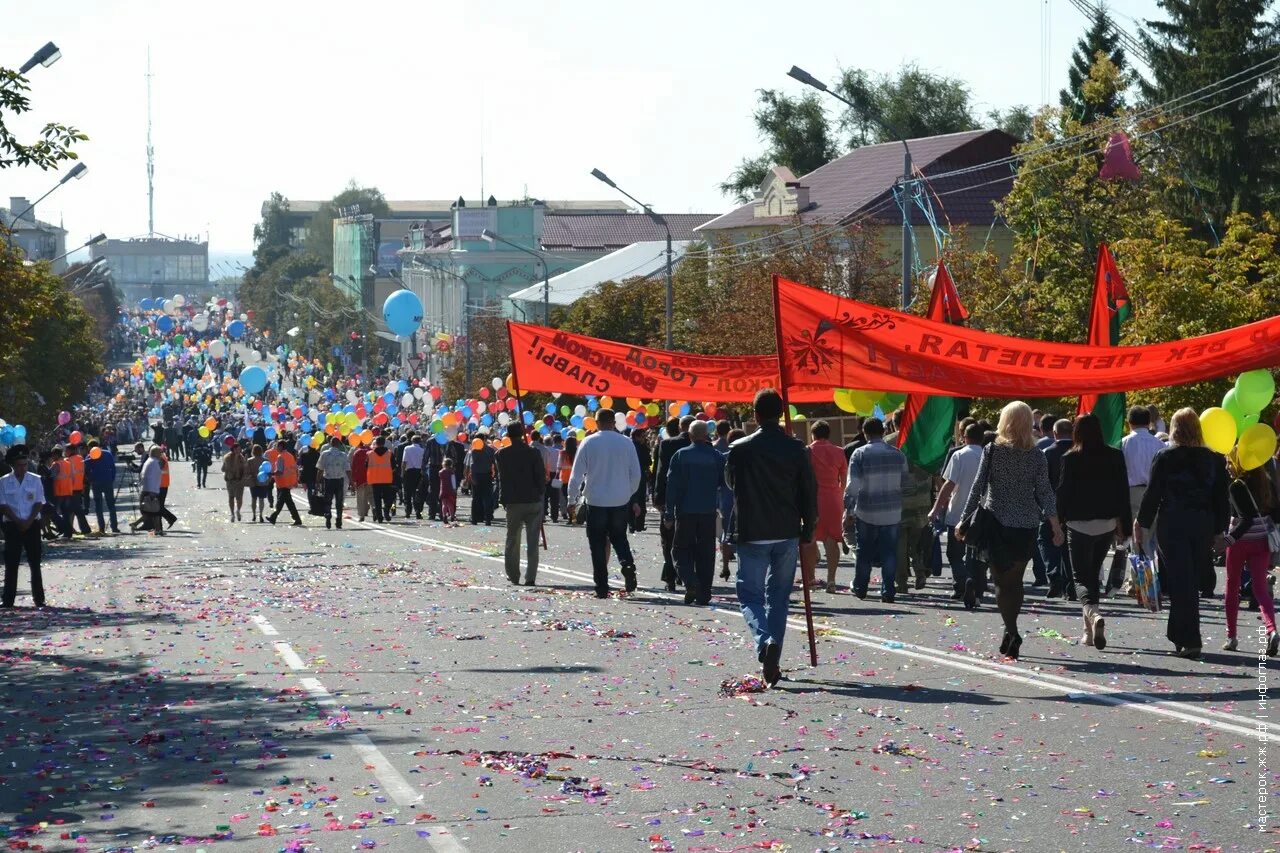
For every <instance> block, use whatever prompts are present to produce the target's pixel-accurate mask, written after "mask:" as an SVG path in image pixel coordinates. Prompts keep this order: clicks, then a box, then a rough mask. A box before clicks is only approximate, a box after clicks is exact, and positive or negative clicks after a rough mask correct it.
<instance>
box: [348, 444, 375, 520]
mask: <svg viewBox="0 0 1280 853" xmlns="http://www.w3.org/2000/svg"><path fill="white" fill-rule="evenodd" d="M351 484H352V485H353V486H354V487H355V490H356V520H357V521H359V522H361V523H364V520H365V518H366V517H368V515H369V498H370V497H371V495H372V494H373V486H371V485H369V448H368V446H367V445H365V444H361V445H360V446H359V447H357V448H356V449H355V450H353V451H352V452H351Z"/></svg>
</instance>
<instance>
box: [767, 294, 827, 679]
mask: <svg viewBox="0 0 1280 853" xmlns="http://www.w3.org/2000/svg"><path fill="white" fill-rule="evenodd" d="M781 305H782V298H781V295H780V293H779V290H778V276H777V275H776V274H775V275H774V276H773V334H774V340H775V341H776V344H777V348H778V385H779V386H781V387H779V388H778V393H779V394H780V395H782V418H783V421H784V422H785V423H786V429H787V434H788V435H790V434H791V404H790V403H789V402H788V400H787V386H788V385H789V384H790V383H789V382H788V381H787V359H786V357H785V351H784V350H783V347H782V310H781ZM804 544H805V543H803V542H802V543H800V547H801V548H803V547H804ZM815 546H816V543H815ZM815 576H816V564H815ZM800 586H801V588H802V589H803V590H804V624H805V629H806V630H807V632H808V634H809V666H812V667H816V666H817V665H818V640H817V638H816V637H815V636H814V633H813V599H812V597H811V595H810V593H809V582H808V580H807V579H806V578H805V576H804V572H803V571H801V572H800Z"/></svg>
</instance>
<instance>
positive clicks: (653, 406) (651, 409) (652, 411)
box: [644, 403, 662, 418]
mask: <svg viewBox="0 0 1280 853" xmlns="http://www.w3.org/2000/svg"><path fill="white" fill-rule="evenodd" d="M644 410H645V411H646V412H647V413H648V414H649V417H651V418H656V417H657V416H658V412H660V411H662V409H661V408H660V407H659V406H658V404H657V403H650V404H649V405H647V406H645V407H644Z"/></svg>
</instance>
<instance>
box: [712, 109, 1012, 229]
mask: <svg viewBox="0 0 1280 853" xmlns="http://www.w3.org/2000/svg"><path fill="white" fill-rule="evenodd" d="M1016 144H1017V140H1016V139H1014V137H1012V136H1010V135H1009V134H1007V133H1005V132H1004V131H1002V130H969V131H964V132H962V133H948V134H944V135H942V136H926V137H923V138H921V139H909V140H907V145H908V146H909V147H910V149H911V160H912V164H913V165H914V166H915V168H916V169H917V170H919V171H921V172H923V173H924V176H925V178H926V179H927V178H928V177H929V176H930V175H936V174H940V173H943V172H949V171H952V170H954V169H960V168H965V167H969V166H976V165H979V164H982V163H989V162H991V161H993V160H998V159H1000V158H1003V157H1007V156H1009V154H1010V153H1012V151H1013V146H1014V145H1016ZM902 153H903V152H902V143H901V142H885V143H882V144H880V145H866V146H863V147H862V148H855V149H854V150H853V151H850V152H849V153H848V154H846V155H844V156H843V157H840V158H837V159H835V160H832V161H831V162H830V163H827V164H826V165H825V166H820V167H818V168H817V169H814V170H813V171H812V172H810V173H809V174H807V175H804V176H802V177H801V178H799V179H798V183H799V184H800V185H801V186H804V187H808V189H809V207H808V208H806V209H805V210H803V211H801V212H800V214H799V217H800V221H801V222H804V223H815V224H819V223H821V224H836V223H839V222H846V221H848V220H850V219H852V218H853V217H855V216H858V215H859V214H865V215H870V216H872V217H874V218H876V219H883V220H886V221H890V222H901V221H902V213H901V212H900V209H899V208H898V205H897V204H896V203H895V202H894V200H893V185H894V183H895V182H896V181H897V180H898V179H899V178H901V177H902ZM1012 185H1013V171H1012V170H1011V169H1010V168H1009V166H1008V164H1005V165H1002V166H991V167H988V168H986V169H981V170H978V171H974V172H969V173H967V174H964V175H956V176H954V177H951V178H941V179H939V180H937V181H929V187H930V188H931V189H932V190H933V192H934V193H937V194H938V195H939V196H940V198H935V199H933V208H934V213H935V215H936V216H937V219H938V222H939V223H940V224H943V225H944V226H945V223H946V222H948V221H950V222H953V223H961V222H964V223H981V224H989V223H990V222H991V220H992V218H993V217H994V216H995V210H994V207H993V205H994V203H995V202H996V201H998V200H999V199H1001V198H1003V197H1004V196H1005V194H1007V193H1008V192H1009V189H1010V187H1011V186H1012ZM944 212H945V216H944ZM911 218H912V223H913V224H917V225H923V224H924V223H925V218H924V216H923V215H922V214H921V212H920V211H919V209H918V208H916V207H915V206H914V205H913V206H912V217H911ZM794 223H795V219H794V217H790V216H770V217H757V216H756V215H755V206H754V204H753V203H752V202H748V203H746V204H744V205H742V206H741V207H738V208H736V209H735V210H732V211H730V212H728V213H726V214H725V215H723V216H721V217H718V218H716V219H714V220H712V221H710V222H708V223H706V224H705V225H703V226H701V227H700V228H699V229H698V230H699V231H700V232H707V231H719V230H722V229H728V228H750V227H753V226H770V225H782V226H785V225H792V224H794Z"/></svg>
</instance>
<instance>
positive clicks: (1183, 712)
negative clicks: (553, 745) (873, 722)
mask: <svg viewBox="0 0 1280 853" xmlns="http://www.w3.org/2000/svg"><path fill="white" fill-rule="evenodd" d="M353 524H361V523H360V522H353ZM361 526H363V527H367V528H369V529H371V530H373V531H375V532H377V533H381V534H382V535H384V536H390V537H393V538H396V539H401V540H403V541H406V542H413V543H416V544H420V545H431V546H432V547H435V548H440V549H441V550H445V551H452V552H454V553H456V554H463V555H465V556H469V557H478V558H480V559H482V560H488V561H490V562H494V563H501V562H503V558H502V557H495V556H493V555H491V554H487V553H485V552H484V551H479V550H476V549H475V548H467V547H466V546H462V545H454V544H453V543H451V542H442V541H440V540H438V539H428V538H426V537H424V536H418V535H415V534H412V533H407V532H403V531H399V530H389V529H387V528H386V527H383V526H381V525H377V524H368V523H365V524H362V525H361ZM538 572H539V573H543V572H546V573H548V574H553V575H559V576H561V577H565V578H570V579H573V580H585V581H588V582H594V579H593V578H592V577H591V576H590V575H588V574H585V573H583V572H575V571H573V570H571V569H564V568H560V567H558V566H548V565H547V564H545V563H541V562H540V563H539V564H538ZM648 593H649V594H651V595H657V596H660V597H662V598H675V596H672V595H670V594H668V593H666V592H665V591H653V590H649V591H648ZM711 609H713V610H719V611H720V612H722V613H728V612H736V610H733V609H731V608H725V607H721V606H718V605H712V607H711ZM787 624H788V625H789V626H790V627H792V628H794V629H799V630H801V631H803V630H804V629H805V624H804V621H803V620H800V619H788V620H787ZM826 630H827V636H829V637H830V638H831V639H833V640H837V641H839V642H842V643H850V644H852V645H858V646H864V647H866V648H871V649H876V650H878V651H887V652H891V653H893V654H897V655H902V656H904V657H909V658H913V659H915V660H919V661H922V662H925V663H932V664H939V665H942V666H948V667H951V668H952V669H959V670H964V671H967V672H973V673H977V674H981V675H992V676H995V677H997V678H1002V679H1004V680H1006V681H1011V682H1014V683H1018V684H1023V685H1026V686H1029V687H1034V688H1036V689H1038V690H1045V691H1048V692H1053V693H1060V692H1062V691H1063V690H1069V691H1072V692H1079V693H1086V694H1089V698H1090V699H1095V700H1097V701H1098V702H1101V703H1103V704H1106V705H1111V706H1113V707H1124V708H1129V709H1132V710H1134V711H1138V712H1140V713H1144V714H1152V715H1155V716H1159V717H1165V718H1169V719H1175V720H1181V721H1183V722H1188V723H1194V724H1196V725H1203V726H1210V727H1212V728H1215V729H1219V730H1221V731H1227V732H1232V733H1233V734H1237V735H1243V736H1245V737H1252V738H1256V739H1258V740H1261V741H1269V742H1274V743H1280V734H1277V733H1273V732H1271V731H1269V730H1260V728H1259V727H1258V726H1257V723H1256V721H1254V720H1251V719H1249V718H1248V717H1243V716H1240V715H1238V714H1229V713H1226V712H1224V711H1214V710H1211V709H1203V708H1197V707H1196V706H1194V705H1188V704H1186V703H1183V702H1174V701H1169V700H1165V699H1161V698H1160V697H1159V696H1157V695H1153V694H1150V693H1133V692H1127V691H1123V690H1117V689H1115V688H1112V687H1108V686H1107V685H1104V684H1096V683H1093V682H1089V681H1081V680H1078V679H1074V678H1069V677H1066V676H1061V675H1050V674H1047V673H1036V674H1034V675H1029V674H1025V673H1023V672H1021V671H1019V670H1018V669H1016V668H1014V667H1012V666H1008V665H1006V664H1002V663H996V662H994V661H986V660H981V659H978V658H962V657H960V656H959V655H957V654H956V653H954V652H949V651H944V650H942V649H933V648H928V647H925V646H915V645H912V644H903V645H902V646H901V647H897V646H888V645H886V643H888V642H889V641H888V640H886V639H885V638H884V637H880V636H877V635H875V634H864V633H860V632H857V631H850V630H848V629H845V628H834V627H828V628H827V629H826Z"/></svg>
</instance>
